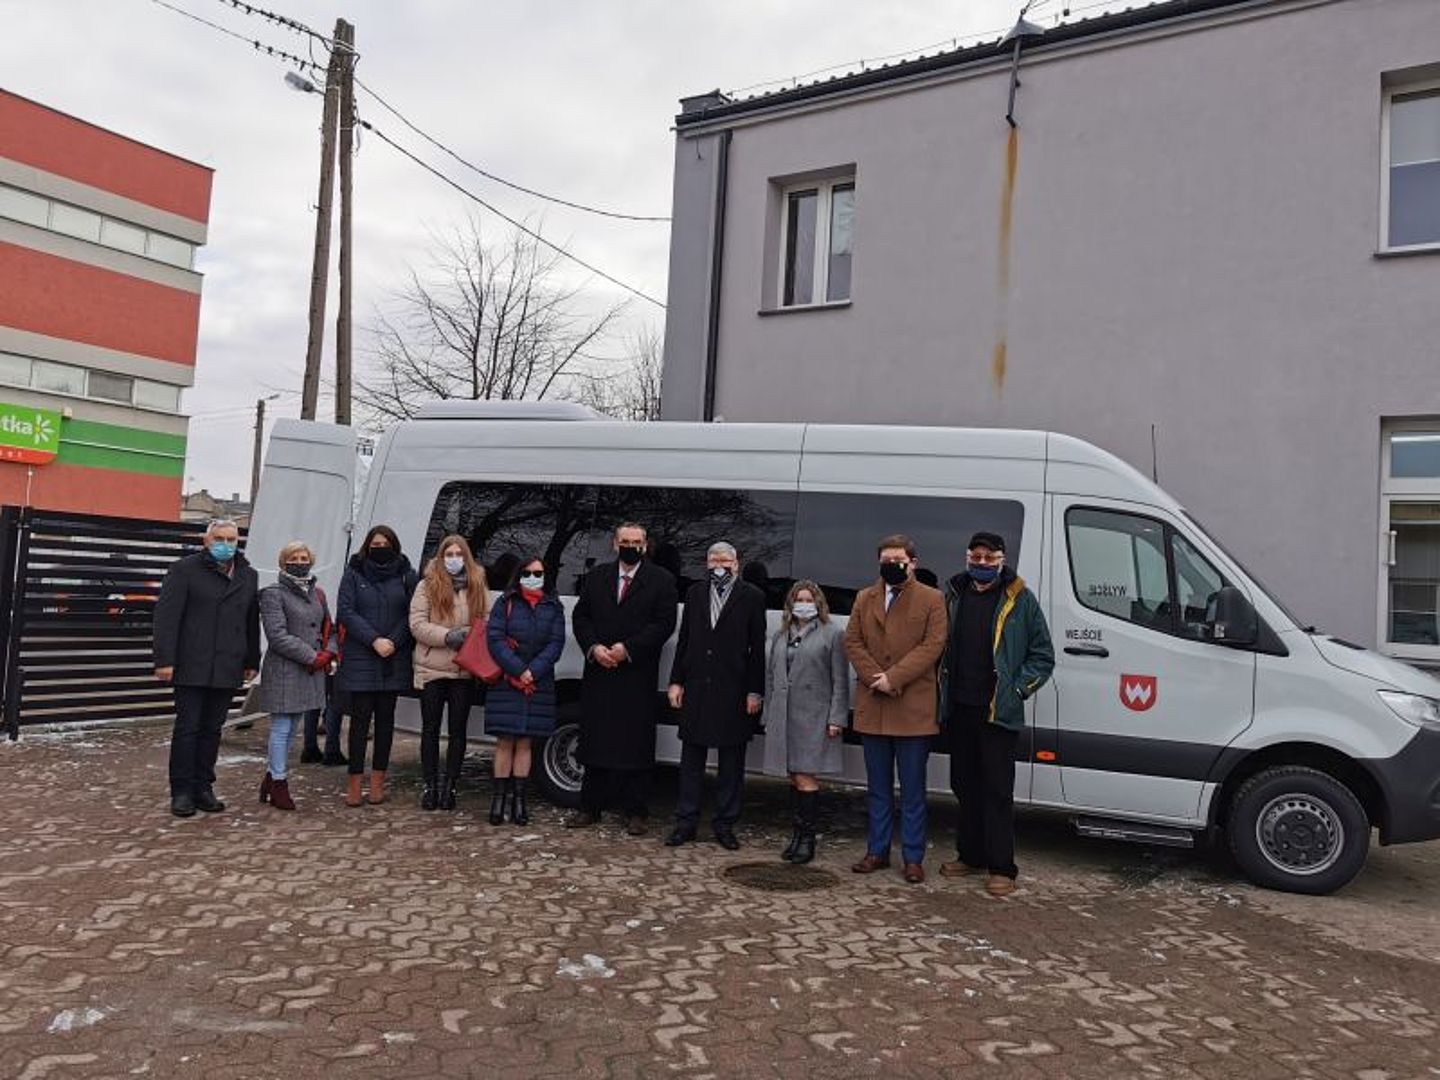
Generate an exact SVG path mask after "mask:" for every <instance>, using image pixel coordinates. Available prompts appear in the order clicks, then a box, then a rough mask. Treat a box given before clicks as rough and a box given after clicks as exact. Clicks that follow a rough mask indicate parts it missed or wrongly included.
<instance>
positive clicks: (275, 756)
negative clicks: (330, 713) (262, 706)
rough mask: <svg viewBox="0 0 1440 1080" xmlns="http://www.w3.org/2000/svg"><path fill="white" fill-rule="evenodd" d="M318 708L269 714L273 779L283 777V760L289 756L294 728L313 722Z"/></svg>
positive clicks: (282, 778) (281, 778) (271, 774)
mask: <svg viewBox="0 0 1440 1080" xmlns="http://www.w3.org/2000/svg"><path fill="white" fill-rule="evenodd" d="M319 711H320V710H319V709H311V710H310V711H309V712H303V713H278V712H277V713H271V714H270V776H271V778H272V779H274V780H284V779H285V760H286V758H288V757H289V756H290V743H291V741H292V740H293V739H294V738H295V729H296V728H297V727H299V726H301V725H302V724H306V723H314V720H313V719H311V718H312V717H314V716H315V715H316V714H317V713H318V712H319Z"/></svg>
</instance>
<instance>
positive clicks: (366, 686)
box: [336, 525, 419, 806]
mask: <svg viewBox="0 0 1440 1080" xmlns="http://www.w3.org/2000/svg"><path fill="white" fill-rule="evenodd" d="M418 583H419V575H417V574H416V573H415V569H414V567H412V566H411V565H410V560H409V559H407V558H405V555H404V553H403V552H402V551H401V550H400V538H399V537H398V536H396V535H395V530H394V529H392V528H390V527H389V526H388V525H376V526H375V527H374V528H372V529H371V530H370V531H369V532H368V533H366V534H365V542H364V543H363V544H361V545H360V550H359V551H358V552H356V553H355V555H353V556H352V557H351V559H350V565H349V566H347V567H346V568H345V575H344V577H342V578H341V579H340V595H339V597H337V602H336V616H337V618H339V620H340V623H341V625H342V626H344V627H345V652H344V656H343V657H342V659H341V661H340V671H339V678H338V682H339V685H340V689H342V690H344V691H345V692H346V693H348V694H349V696H350V786H349V788H348V789H347V790H346V792H345V804H346V805H347V806H359V805H360V802H361V799H360V787H361V780H362V778H363V776H364V774H365V743H366V741H367V739H368V737H369V734H370V721H371V719H372V718H373V719H374V721H375V749H374V758H373V759H372V761H371V767H370V802H371V803H382V802H384V801H385V773H386V771H387V770H389V768H390V747H391V745H392V743H393V742H394V739H395V700H396V699H397V698H398V697H399V696H400V692H401V691H402V690H408V689H409V688H410V684H411V679H412V672H411V666H412V665H411V654H412V652H413V650H414V646H415V639H414V638H413V637H411V635H410V597H411V595H412V594H413V593H414V592H415V586H416V585H417V584H418Z"/></svg>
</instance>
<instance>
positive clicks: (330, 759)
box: [320, 750, 350, 765]
mask: <svg viewBox="0 0 1440 1080" xmlns="http://www.w3.org/2000/svg"><path fill="white" fill-rule="evenodd" d="M320 764H321V765H349V764H350V759H349V758H347V757H346V756H345V755H344V754H342V753H340V751H338V750H337V751H335V753H333V754H326V755H325V756H324V757H323V758H321V759H320Z"/></svg>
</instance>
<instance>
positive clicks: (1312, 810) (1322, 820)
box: [1225, 765, 1370, 896]
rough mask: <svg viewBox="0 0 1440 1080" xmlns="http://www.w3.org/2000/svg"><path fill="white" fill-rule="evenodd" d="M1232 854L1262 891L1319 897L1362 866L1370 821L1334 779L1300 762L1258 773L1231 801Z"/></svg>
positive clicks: (1228, 831)
mask: <svg viewBox="0 0 1440 1080" xmlns="http://www.w3.org/2000/svg"><path fill="white" fill-rule="evenodd" d="M1225 831H1226V834H1227V836H1228V839H1229V843H1230V852H1231V854H1232V855H1234V856H1235V861H1236V863H1238V864H1239V866H1240V869H1241V870H1242V871H1243V872H1244V873H1245V876H1246V877H1248V878H1249V879H1250V880H1251V881H1253V882H1255V884H1257V885H1262V886H1264V887H1265V888H1267V889H1278V890H1280V891H1282V892H1293V893H1309V894H1311V895H1316V896H1322V895H1324V894H1326V893H1332V892H1334V891H1335V890H1336V889H1338V888H1340V887H1341V886H1343V885H1345V884H1347V883H1348V882H1349V881H1350V880H1351V879H1352V878H1353V877H1354V876H1355V875H1356V874H1358V873H1359V872H1360V868H1361V867H1362V866H1363V865H1365V856H1366V854H1367V853H1368V852H1369V850H1370V820H1369V818H1368V817H1367V816H1366V814H1365V808H1364V807H1363V806H1361V805H1360V800H1359V799H1357V798H1356V797H1355V793H1354V792H1352V791H1351V790H1350V789H1349V788H1348V787H1346V786H1345V785H1344V784H1343V783H1341V782H1340V781H1339V780H1337V779H1335V777H1333V776H1331V775H1330V774H1329V773H1325V772H1321V771H1320V770H1319V769H1311V768H1308V767H1306V766H1303V765H1282V766H1276V767H1274V768H1269V769H1264V770H1262V771H1261V772H1258V773H1256V774H1255V775H1254V776H1252V777H1250V779H1248V780H1246V781H1245V783H1243V784H1241V785H1240V789H1239V790H1238V791H1236V792H1235V797H1234V798H1233V799H1231V800H1230V816H1229V818H1228V819H1227V820H1226V824H1225Z"/></svg>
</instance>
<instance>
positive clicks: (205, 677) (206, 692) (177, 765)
mask: <svg viewBox="0 0 1440 1080" xmlns="http://www.w3.org/2000/svg"><path fill="white" fill-rule="evenodd" d="M239 544H240V532H239V530H238V529H236V527H235V523H234V522H233V521H212V522H211V523H210V527H209V528H208V529H206V530H205V546H204V547H203V548H202V549H201V550H200V551H198V552H196V553H194V554H193V555H186V556H185V557H184V558H182V559H180V560H179V561H178V562H176V563H175V564H174V565H172V566H171V567H170V569H169V570H168V571H167V572H166V574H165V581H164V583H163V584H161V586H160V598H159V599H158V600H157V601H156V603H155V629H154V633H155V677H156V678H157V679H159V680H160V681H161V682H164V683H169V684H170V685H171V686H173V687H174V688H175V727H174V730H173V731H172V733H171V736H170V812H171V813H172V814H174V815H175V816H176V817H194V816H195V811H196V810H204V811H205V812H206V813H211V814H213V813H218V812H219V811H221V810H224V809H225V804H224V803H223V802H221V801H220V799H219V798H217V797H216V795H215V788H214V784H215V760H216V758H217V757H218V756H219V754H220V730H221V728H222V727H223V726H224V724H225V716H226V714H227V713H228V712H229V711H230V703H231V701H232V700H233V699H234V697H235V691H236V689H237V688H238V687H239V686H240V684H241V683H242V682H249V681H250V680H251V679H253V678H254V677H255V672H256V670H257V669H258V668H259V667H260V604H259V601H258V600H257V598H256V597H257V595H258V589H259V578H258V577H257V575H256V573H255V571H254V569H253V568H252V567H251V566H250V564H249V563H248V562H246V561H245V556H244V555H241V554H239Z"/></svg>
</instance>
